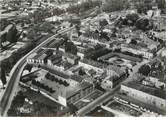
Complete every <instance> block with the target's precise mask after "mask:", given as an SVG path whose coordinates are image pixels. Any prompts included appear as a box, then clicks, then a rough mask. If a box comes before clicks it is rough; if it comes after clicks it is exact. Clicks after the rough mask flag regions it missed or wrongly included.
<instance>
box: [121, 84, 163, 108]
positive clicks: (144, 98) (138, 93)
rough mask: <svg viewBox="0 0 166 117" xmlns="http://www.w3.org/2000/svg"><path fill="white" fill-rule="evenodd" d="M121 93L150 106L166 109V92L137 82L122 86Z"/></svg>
mask: <svg viewBox="0 0 166 117" xmlns="http://www.w3.org/2000/svg"><path fill="white" fill-rule="evenodd" d="M121 91H122V92H124V93H125V94H126V95H127V96H129V97H131V98H134V99H136V100H139V101H141V102H143V103H147V104H150V105H152V106H154V107H157V108H159V109H162V110H165V108H166V91H165V90H161V89H157V88H154V87H149V86H145V85H143V84H140V83H138V82H136V81H131V82H128V83H125V84H122V85H121Z"/></svg>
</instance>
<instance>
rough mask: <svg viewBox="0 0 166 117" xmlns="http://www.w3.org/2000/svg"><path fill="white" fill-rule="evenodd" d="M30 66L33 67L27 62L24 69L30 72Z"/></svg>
mask: <svg viewBox="0 0 166 117" xmlns="http://www.w3.org/2000/svg"><path fill="white" fill-rule="evenodd" d="M32 67H33V66H32V65H30V64H27V65H26V66H25V69H26V70H28V71H29V72H30V71H31V70H32Z"/></svg>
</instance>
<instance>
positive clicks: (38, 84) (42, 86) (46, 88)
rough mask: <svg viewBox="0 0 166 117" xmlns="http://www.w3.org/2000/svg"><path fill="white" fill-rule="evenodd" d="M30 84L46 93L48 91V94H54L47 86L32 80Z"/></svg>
mask: <svg viewBox="0 0 166 117" xmlns="http://www.w3.org/2000/svg"><path fill="white" fill-rule="evenodd" d="M32 84H33V85H36V86H37V87H40V88H42V89H44V90H46V91H48V92H50V93H54V92H55V91H54V90H53V89H52V88H50V87H49V86H48V85H45V84H43V83H40V82H39V81H36V80H32Z"/></svg>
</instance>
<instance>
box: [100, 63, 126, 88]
mask: <svg viewBox="0 0 166 117" xmlns="http://www.w3.org/2000/svg"><path fill="white" fill-rule="evenodd" d="M106 69H107V70H106V71H107V77H106V78H105V79H104V80H103V81H102V83H101V85H102V87H103V88H104V89H109V88H114V87H116V86H117V85H118V84H120V83H121V82H122V81H123V80H125V79H126V78H127V74H126V71H125V69H123V68H120V67H117V66H109V67H108V68H106Z"/></svg>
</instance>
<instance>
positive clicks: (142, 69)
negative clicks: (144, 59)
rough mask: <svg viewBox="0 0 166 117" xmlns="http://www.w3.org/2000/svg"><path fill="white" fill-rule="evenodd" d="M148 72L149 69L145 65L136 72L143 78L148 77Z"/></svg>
mask: <svg viewBox="0 0 166 117" xmlns="http://www.w3.org/2000/svg"><path fill="white" fill-rule="evenodd" d="M150 71H151V68H150V66H149V65H147V64H144V65H142V66H141V67H140V68H139V70H138V72H139V73H141V74H142V75H144V76H148V75H149V73H150Z"/></svg>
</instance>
